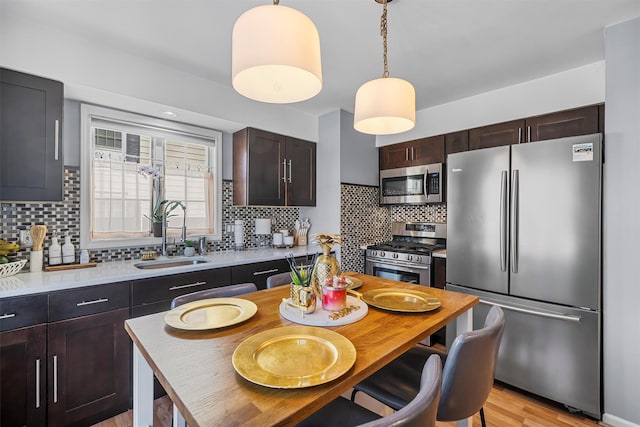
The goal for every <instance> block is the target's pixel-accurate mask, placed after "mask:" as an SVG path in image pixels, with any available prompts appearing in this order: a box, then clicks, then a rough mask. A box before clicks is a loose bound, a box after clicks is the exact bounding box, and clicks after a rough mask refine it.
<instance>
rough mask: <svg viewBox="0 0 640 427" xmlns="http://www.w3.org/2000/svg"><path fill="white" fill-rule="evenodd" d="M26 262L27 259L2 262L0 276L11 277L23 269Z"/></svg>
mask: <svg viewBox="0 0 640 427" xmlns="http://www.w3.org/2000/svg"><path fill="white" fill-rule="evenodd" d="M26 263H27V260H26V259H21V260H20V261H13V262H8V263H6V264H0V277H9V276H13V275H14V274H17V273H18V272H19V271H20V270H22V268H23V267H24V266H25V264H26Z"/></svg>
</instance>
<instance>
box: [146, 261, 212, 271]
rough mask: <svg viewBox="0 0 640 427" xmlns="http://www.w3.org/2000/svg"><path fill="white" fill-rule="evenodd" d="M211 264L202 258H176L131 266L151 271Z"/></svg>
mask: <svg viewBox="0 0 640 427" xmlns="http://www.w3.org/2000/svg"><path fill="white" fill-rule="evenodd" d="M207 262H211V261H209V260H208V259H203V258H194V259H189V258H178V259H161V260H158V261H143V262H139V263H137V264H133V266H134V267H136V268H140V269H142V270H152V269H156V268H170V267H182V266H185V265H198V264H205V263H207Z"/></svg>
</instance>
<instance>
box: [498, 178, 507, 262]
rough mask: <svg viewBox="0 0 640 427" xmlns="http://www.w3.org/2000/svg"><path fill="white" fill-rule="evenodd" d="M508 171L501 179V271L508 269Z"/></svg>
mask: <svg viewBox="0 0 640 427" xmlns="http://www.w3.org/2000/svg"><path fill="white" fill-rule="evenodd" d="M507 179H508V175H507V171H502V179H501V181H500V271H507V209H508V208H507Z"/></svg>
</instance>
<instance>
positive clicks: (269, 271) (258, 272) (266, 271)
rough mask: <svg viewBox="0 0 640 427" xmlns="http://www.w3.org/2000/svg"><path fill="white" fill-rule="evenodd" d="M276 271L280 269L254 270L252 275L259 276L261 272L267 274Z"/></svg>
mask: <svg viewBox="0 0 640 427" xmlns="http://www.w3.org/2000/svg"><path fill="white" fill-rule="evenodd" d="M278 271H280V270H279V269H277V268H272V269H271V270H264V271H254V272H253V275H254V276H260V275H262V274H269V273H277V272H278Z"/></svg>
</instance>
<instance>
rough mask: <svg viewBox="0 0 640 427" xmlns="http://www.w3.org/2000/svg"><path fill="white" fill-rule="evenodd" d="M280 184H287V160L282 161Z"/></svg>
mask: <svg viewBox="0 0 640 427" xmlns="http://www.w3.org/2000/svg"><path fill="white" fill-rule="evenodd" d="M282 182H284V183H285V184H286V182H287V159H284V160H283V161H282Z"/></svg>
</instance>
